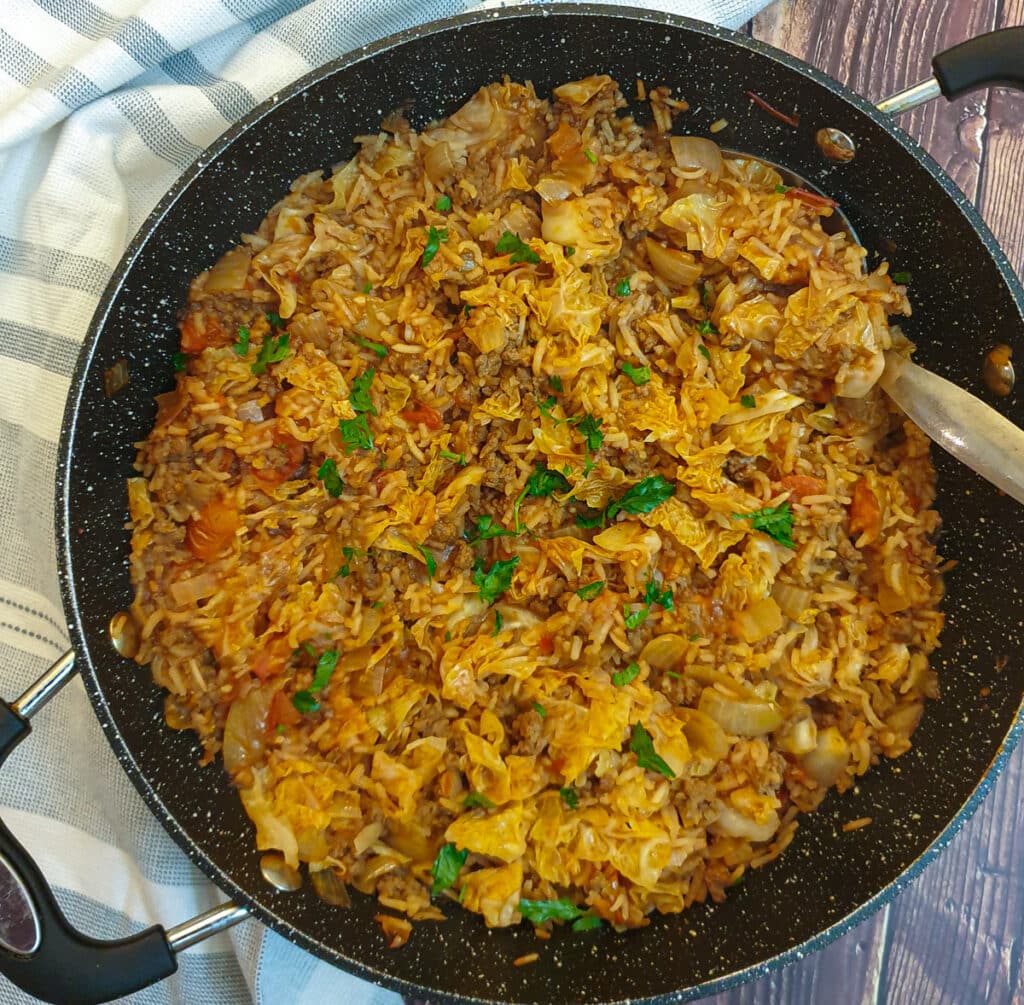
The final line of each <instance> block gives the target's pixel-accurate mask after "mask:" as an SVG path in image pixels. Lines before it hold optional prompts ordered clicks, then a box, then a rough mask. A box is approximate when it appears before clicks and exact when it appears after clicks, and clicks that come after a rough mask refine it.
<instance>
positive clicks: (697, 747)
mask: <svg viewBox="0 0 1024 1005" xmlns="http://www.w3.org/2000/svg"><path fill="white" fill-rule="evenodd" d="M676 715H678V716H679V718H680V719H682V720H683V733H684V734H685V735H686V742H687V743H689V745H690V747H691V748H692V749H693V750H694V751H702V752H704V753H705V754H708V755H709V756H710V757H712V758H714V759H715V760H716V761H720V760H721V759H722V758H723V757H725V755H726V754H728V753H729V740H728V739H727V737H726V735H725V731H724V730H723V729H722V727H721V726H719V725H718V723H717V722H715V720H714V719H712V718H711V716H710V715H707V714H705V713H704V712H702V711H700V709H697V708H679V709H676Z"/></svg>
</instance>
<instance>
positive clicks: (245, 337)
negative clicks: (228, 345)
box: [234, 325, 252, 356]
mask: <svg viewBox="0 0 1024 1005" xmlns="http://www.w3.org/2000/svg"><path fill="white" fill-rule="evenodd" d="M251 337H252V334H251V332H250V331H249V329H248V328H247V327H246V326H245V325H239V326H238V341H237V342H236V343H235V344H234V350H235V355H236V356H247V355H248V354H249V339H250V338H251Z"/></svg>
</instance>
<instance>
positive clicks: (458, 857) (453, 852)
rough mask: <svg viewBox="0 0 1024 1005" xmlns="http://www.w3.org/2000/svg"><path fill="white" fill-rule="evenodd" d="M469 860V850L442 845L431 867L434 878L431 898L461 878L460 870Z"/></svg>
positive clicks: (451, 845)
mask: <svg viewBox="0 0 1024 1005" xmlns="http://www.w3.org/2000/svg"><path fill="white" fill-rule="evenodd" d="M467 858H469V849H468V848H463V849H462V851H459V850H458V849H457V848H456V847H455V845H453V844H446V845H442V847H441V850H440V851H439V852H438V853H437V858H435V859H434V864H433V865H432V866H431V867H430V875H431V876H433V878H434V883H433V886H431V888H430V893H431V896H434V897H436V896H437V895H438V894H439V893H443V892H444V891H445V890H447V889H448V887H450V886H451V885H452V884H453V883H454V882H455V880H456V879H458V876H459V870H460V869H461V868H462V867H463V866H464V865H465V864H466V859H467Z"/></svg>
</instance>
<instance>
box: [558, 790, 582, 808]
mask: <svg viewBox="0 0 1024 1005" xmlns="http://www.w3.org/2000/svg"><path fill="white" fill-rule="evenodd" d="M558 794H559V795H560V796H561V797H562V802H563V803H565V805H566V806H568V807H569V809H571V810H574V809H576V808H577V807H578V806H579V804H580V797H579V796H578V795H576V790H575V789H571V788H569V786H568V785H567V786H565V787H564V788H561V789H559V790H558Z"/></svg>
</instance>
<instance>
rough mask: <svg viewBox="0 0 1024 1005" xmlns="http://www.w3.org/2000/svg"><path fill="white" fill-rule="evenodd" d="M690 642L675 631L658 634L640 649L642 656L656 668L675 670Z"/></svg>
mask: <svg viewBox="0 0 1024 1005" xmlns="http://www.w3.org/2000/svg"><path fill="white" fill-rule="evenodd" d="M688 648H689V643H688V642H687V641H686V639H684V638H683V637H682V635H676V634H675V633H674V632H666V633H665V634H664V635H656V636H655V637H654V638H653V639H651V641H650V642H648V643H647V645H645V646H644V647H643V649H641V650H640V658H641V659H642V660H646V661H647V662H648V664H650V666H652V667H653V668H654V669H655V670H673V669H674V668H675V667H677V666H678V665H679V664H680V663H681V662H682V661H683V657H684V656H685V655H686V651H687V649H688Z"/></svg>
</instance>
